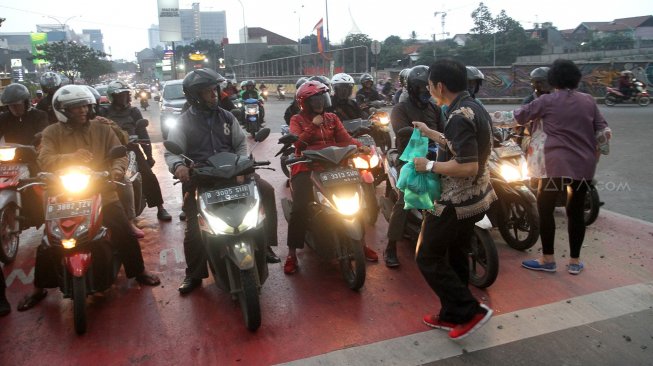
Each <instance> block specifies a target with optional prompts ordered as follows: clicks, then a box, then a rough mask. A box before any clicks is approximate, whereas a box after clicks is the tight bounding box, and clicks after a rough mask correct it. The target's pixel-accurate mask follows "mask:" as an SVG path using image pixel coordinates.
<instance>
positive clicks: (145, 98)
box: [139, 92, 150, 111]
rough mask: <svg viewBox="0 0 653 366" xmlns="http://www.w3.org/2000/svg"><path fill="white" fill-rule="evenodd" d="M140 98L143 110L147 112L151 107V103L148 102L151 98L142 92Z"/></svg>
mask: <svg viewBox="0 0 653 366" xmlns="http://www.w3.org/2000/svg"><path fill="white" fill-rule="evenodd" d="M139 98H140V99H141V108H143V110H144V111H147V108H148V107H149V106H150V102H149V101H148V99H149V97H148V95H147V93H146V92H141V93H140V95H139Z"/></svg>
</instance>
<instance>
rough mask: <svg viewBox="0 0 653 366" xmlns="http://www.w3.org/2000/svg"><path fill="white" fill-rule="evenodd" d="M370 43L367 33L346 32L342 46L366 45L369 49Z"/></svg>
mask: <svg viewBox="0 0 653 366" xmlns="http://www.w3.org/2000/svg"><path fill="white" fill-rule="evenodd" d="M371 44H372V39H371V38H370V36H368V35H367V34H362V33H356V34H348V35H347V37H346V38H345V42H344V44H343V45H344V46H345V47H356V46H367V48H368V49H369V47H370V45H371Z"/></svg>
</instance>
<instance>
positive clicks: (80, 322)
mask: <svg viewBox="0 0 653 366" xmlns="http://www.w3.org/2000/svg"><path fill="white" fill-rule="evenodd" d="M73 318H74V322H75V332H76V333H77V334H84V333H86V281H85V278H84V277H73Z"/></svg>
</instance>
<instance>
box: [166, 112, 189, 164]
mask: <svg viewBox="0 0 653 366" xmlns="http://www.w3.org/2000/svg"><path fill="white" fill-rule="evenodd" d="M186 113H190V112H184V114H182V116H181V122H182V123H189V121H188V120H187V119H186V118H185V114H186ZM168 141H171V142H174V143H175V144H177V145H179V147H181V150H182V151H184V152H186V132H185V131H184V129H183V128H173V129H171V130H170V132H169V133H168ZM163 157H164V158H165V159H166V164H167V165H168V170H169V171H170V173H172V174H175V170H176V168H177V167H178V166H179V165H183V164H184V159H182V157H181V156H179V155H175V154H173V153H171V152H170V151H168V150H166V151H165V152H164V153H163Z"/></svg>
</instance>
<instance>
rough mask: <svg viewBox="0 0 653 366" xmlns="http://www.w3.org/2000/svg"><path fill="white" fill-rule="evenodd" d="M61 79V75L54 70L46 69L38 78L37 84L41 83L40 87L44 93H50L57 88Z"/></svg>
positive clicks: (61, 81)
mask: <svg viewBox="0 0 653 366" xmlns="http://www.w3.org/2000/svg"><path fill="white" fill-rule="evenodd" d="M62 83H63V80H62V79H61V76H60V75H59V74H57V73H56V72H52V71H48V72H44V73H43V75H41V77H40V78H39V84H41V89H43V90H44V91H45V92H46V93H48V94H52V93H54V92H55V91H57V89H59V88H60V87H61V85H62Z"/></svg>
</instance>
